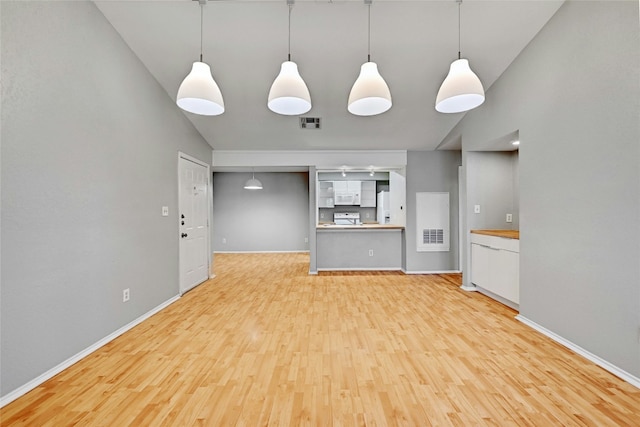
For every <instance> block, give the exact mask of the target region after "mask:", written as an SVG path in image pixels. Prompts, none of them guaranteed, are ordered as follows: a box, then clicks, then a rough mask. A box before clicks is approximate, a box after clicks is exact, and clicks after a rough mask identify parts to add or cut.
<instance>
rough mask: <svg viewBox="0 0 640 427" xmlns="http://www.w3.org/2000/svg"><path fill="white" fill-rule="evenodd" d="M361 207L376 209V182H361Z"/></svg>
mask: <svg viewBox="0 0 640 427" xmlns="http://www.w3.org/2000/svg"><path fill="white" fill-rule="evenodd" d="M360 190H361V194H360V206H362V207H363V208H375V207H376V182H375V181H361V184H360Z"/></svg>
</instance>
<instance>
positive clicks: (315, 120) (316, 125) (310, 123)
mask: <svg viewBox="0 0 640 427" xmlns="http://www.w3.org/2000/svg"><path fill="white" fill-rule="evenodd" d="M300 129H320V117H300Z"/></svg>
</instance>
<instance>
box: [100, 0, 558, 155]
mask: <svg viewBox="0 0 640 427" xmlns="http://www.w3.org/2000/svg"><path fill="white" fill-rule="evenodd" d="M95 3H96V4H97V6H98V7H99V9H100V10H101V11H102V13H103V14H104V15H105V17H106V18H107V19H108V20H109V22H111V24H112V25H113V27H114V28H115V29H116V31H117V32H118V33H119V34H120V35H121V36H122V38H123V39H124V41H125V42H126V43H127V44H128V45H129V46H130V48H131V49H132V50H133V52H134V53H135V54H136V55H137V56H138V57H139V58H140V60H141V61H142V63H143V64H144V65H145V66H146V67H147V69H148V70H149V72H150V73H151V74H152V75H153V76H154V77H155V78H156V79H157V81H158V82H159V83H160V85H161V86H162V87H163V88H164V90H166V92H167V96H168V97H170V98H171V99H172V100H174V101H175V96H176V93H177V90H178V87H179V85H180V83H181V82H182V80H183V79H184V77H185V76H186V75H187V74H188V72H189V71H190V70H191V64H192V63H193V62H194V61H196V60H198V57H199V53H200V5H199V3H198V2H197V1H193V0H164V1H163V0H148V1H147V0H145V1H130V0H107V1H96V2H95ZM561 4H562V1H539V0H529V1H527V0H524V1H514V0H503V1H484V0H465V1H464V3H462V6H461V17H462V18H461V21H462V30H461V45H462V56H463V57H466V58H468V59H469V61H470V64H471V67H472V69H473V70H474V71H475V72H476V74H477V75H478V76H479V77H480V79H481V80H482V82H483V84H484V87H485V90H487V89H488V88H489V87H490V86H491V85H492V84H493V83H494V82H495V81H496V80H497V79H498V78H499V77H500V75H501V74H502V73H503V72H504V70H505V69H506V68H507V67H508V66H509V64H510V63H511V62H512V61H513V60H514V58H515V57H516V56H517V55H518V54H519V53H520V52H521V51H522V49H523V48H524V47H525V46H526V45H527V44H528V43H529V41H530V40H531V39H532V38H534V37H535V35H536V34H537V33H538V31H539V30H540V29H541V28H542V27H543V26H544V25H545V23H546V22H547V21H548V20H549V19H550V18H551V17H552V16H553V14H554V13H555V12H556V10H557V9H558V8H559V7H560V5H561ZM288 13H289V12H288V6H287V3H286V0H278V1H274V0H252V1H242V0H238V1H210V2H209V3H208V4H206V5H205V6H204V27H203V33H204V37H203V38H204V45H203V54H204V62H207V63H208V64H209V65H210V66H211V69H212V73H213V76H214V78H215V80H216V82H217V83H218V85H219V86H220V89H221V90H222V93H223V96H224V101H225V107H226V111H225V113H224V114H222V115H220V116H214V117H205V116H196V115H193V114H190V113H184V114H186V116H187V117H188V118H189V120H191V122H192V123H193V124H194V126H195V127H196V128H197V129H198V131H199V132H200V133H201V134H202V136H203V137H204V138H205V139H206V140H207V142H208V143H209V144H210V145H211V147H213V148H214V149H218V150H324V149H326V150H384V149H398V150H433V149H436V148H437V147H438V146H439V145H440V144H441V143H442V142H443V140H444V139H445V137H446V136H447V135H448V134H449V132H450V131H451V129H452V128H453V127H454V126H455V125H456V123H458V121H459V120H460V119H461V118H462V116H463V113H459V114H441V113H438V112H436V111H435V109H434V103H435V98H436V94H437V91H438V88H439V86H440V84H441V83H442V81H443V80H444V78H445V76H446V74H447V72H448V69H449V65H450V63H451V61H453V60H454V59H456V58H457V52H458V6H457V3H456V1H455V0H413V1H412V0H408V1H405V0H386V1H385V0H374V1H373V4H372V6H371V60H372V61H374V62H377V63H378V67H379V70H380V73H381V74H382V76H383V77H384V78H385V80H386V81H387V83H388V85H389V87H390V89H391V94H392V97H393V107H392V108H391V110H389V111H388V112H386V113H384V114H382V115H378V116H372V117H357V116H353V115H351V114H350V113H348V112H347V108H346V107H347V98H348V96H349V91H350V89H351V86H352V85H353V82H354V81H355V79H356V78H357V76H358V73H359V71H360V66H361V65H362V63H363V62H365V61H366V59H367V6H365V4H364V2H363V1H357V0H347V1H307V0H298V1H297V2H296V3H295V5H294V7H293V12H292V15H291V55H292V60H293V61H295V62H297V64H298V67H299V70H300V74H301V75H302V77H303V78H304V80H305V81H306V83H307V86H308V87H309V90H310V92H311V98H312V103H313V108H312V109H311V111H310V112H309V113H307V114H305V116H308V117H320V118H321V120H322V124H321V126H322V127H321V129H319V130H303V129H301V128H300V126H299V119H298V117H290V116H280V115H277V114H275V113H273V112H271V111H270V110H269V109H267V106H266V104H267V95H268V93H269V88H270V86H271V83H272V82H273V80H274V78H275V77H276V76H277V74H278V72H279V70H280V64H281V63H282V62H283V61H285V60H286V59H287V35H288ZM532 78H534V76H532ZM176 108H178V107H176ZM479 108H482V106H481V107H479Z"/></svg>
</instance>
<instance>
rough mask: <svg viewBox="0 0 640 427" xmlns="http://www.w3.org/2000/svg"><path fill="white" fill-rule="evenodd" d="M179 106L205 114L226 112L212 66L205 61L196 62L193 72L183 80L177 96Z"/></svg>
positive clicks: (195, 112)
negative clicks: (213, 75)
mask: <svg viewBox="0 0 640 427" xmlns="http://www.w3.org/2000/svg"><path fill="white" fill-rule="evenodd" d="M176 104H178V107H180V108H182V109H183V110H185V111H188V112H190V113H194V114H200V115H203V116H217V115H219V114H222V113H224V100H223V99H222V93H221V92H220V88H219V87H218V85H217V84H216V82H215V81H214V80H213V77H212V76H211V68H210V67H209V65H208V64H206V63H204V62H194V63H193V67H192V68H191V72H190V73H189V75H188V76H187V77H185V79H184V80H183V81H182V84H181V85H180V88H179V89H178V96H177V98H176Z"/></svg>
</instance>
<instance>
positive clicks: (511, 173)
mask: <svg viewBox="0 0 640 427" xmlns="http://www.w3.org/2000/svg"><path fill="white" fill-rule="evenodd" d="M464 155H465V159H464V160H465V167H466V171H467V209H468V210H467V218H468V219H469V220H468V224H469V228H470V229H472V230H473V229H503V230H505V229H506V230H517V229H518V221H517V220H518V209H517V203H518V199H519V197H518V194H517V178H516V176H517V171H516V168H515V167H514V166H517V158H518V156H517V152H515V151H489V152H465V154H464ZM475 205H480V213H479V214H476V213H474V210H473V209H474V206H475ZM507 213H511V214H513V220H514V222H512V223H508V222H507V221H506V214H507ZM514 225H515V226H514Z"/></svg>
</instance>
